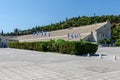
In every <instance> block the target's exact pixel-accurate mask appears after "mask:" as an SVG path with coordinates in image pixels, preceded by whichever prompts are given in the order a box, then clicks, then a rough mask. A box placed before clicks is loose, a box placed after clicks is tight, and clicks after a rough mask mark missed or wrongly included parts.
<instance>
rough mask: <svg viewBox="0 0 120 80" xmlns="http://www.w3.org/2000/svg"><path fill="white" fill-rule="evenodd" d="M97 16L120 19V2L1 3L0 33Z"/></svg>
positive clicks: (34, 0) (19, 0)
mask: <svg viewBox="0 0 120 80" xmlns="http://www.w3.org/2000/svg"><path fill="white" fill-rule="evenodd" d="M94 13H96V15H119V14H120V0H0V30H1V29H3V31H4V32H11V31H13V30H14V28H19V29H21V30H23V29H29V28H32V27H34V26H36V25H40V26H42V25H47V24H51V23H56V22H59V21H60V20H65V19H66V17H68V18H71V17H77V16H93V15H94Z"/></svg>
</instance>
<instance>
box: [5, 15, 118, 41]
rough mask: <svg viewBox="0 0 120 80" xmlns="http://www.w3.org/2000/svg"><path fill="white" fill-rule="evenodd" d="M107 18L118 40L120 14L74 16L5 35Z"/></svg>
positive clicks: (28, 32)
mask: <svg viewBox="0 0 120 80" xmlns="http://www.w3.org/2000/svg"><path fill="white" fill-rule="evenodd" d="M106 20H109V21H110V22H111V29H112V39H113V40H114V41H116V40H117V39H119V38H120V15H104V16H92V17H87V16H83V17H80V16H79V17H73V18H70V19H68V18H66V20H65V21H60V22H58V23H55V24H50V25H46V26H36V27H34V28H32V29H28V30H19V29H17V28H16V29H15V30H14V32H11V33H7V34H4V35H12V36H15V35H27V34H33V33H34V32H37V31H54V30H60V29H66V28H70V27H78V26H84V25H90V24H94V23H101V22H105V21H106Z"/></svg>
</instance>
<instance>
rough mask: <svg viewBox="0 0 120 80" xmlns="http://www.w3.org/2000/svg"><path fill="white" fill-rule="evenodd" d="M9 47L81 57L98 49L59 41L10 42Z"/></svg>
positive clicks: (87, 44) (76, 42)
mask: <svg viewBox="0 0 120 80" xmlns="http://www.w3.org/2000/svg"><path fill="white" fill-rule="evenodd" d="M9 47H11V48H18V49H27V50H35V51H44V52H46V51H49V52H59V53H63V54H71V55H73V54H74V55H82V54H88V53H90V54H95V52H96V51H97V49H98V45H97V44H93V43H88V42H83V41H71V42H69V41H64V40H62V39H59V40H57V41H47V42H22V43H18V42H14V43H13V42H12V43H9Z"/></svg>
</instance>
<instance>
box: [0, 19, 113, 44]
mask: <svg viewBox="0 0 120 80" xmlns="http://www.w3.org/2000/svg"><path fill="white" fill-rule="evenodd" d="M109 38H111V28H110V22H109V21H106V22H103V23H96V24H92V25H86V26H80V27H71V28H68V29H62V30H56V31H50V32H38V33H37V34H30V35H23V36H12V37H4V36H1V43H2V44H1V45H8V43H9V42H11V41H19V42H37V41H49V40H51V39H53V40H57V39H64V40H69V41H79V40H80V39H83V40H85V41H89V42H98V41H99V40H101V39H109Z"/></svg>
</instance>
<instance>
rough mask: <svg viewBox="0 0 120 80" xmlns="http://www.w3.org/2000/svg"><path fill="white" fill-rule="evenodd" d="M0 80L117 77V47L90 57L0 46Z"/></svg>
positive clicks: (119, 73) (112, 79) (119, 55)
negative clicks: (100, 56) (114, 57)
mask: <svg viewBox="0 0 120 80" xmlns="http://www.w3.org/2000/svg"><path fill="white" fill-rule="evenodd" d="M97 54H102V55H103V57H102V59H99V56H98V55H97ZM113 56H116V58H117V60H114V59H113ZM0 80H120V48H115V47H111V48H99V50H98V51H97V53H96V55H95V56H92V57H87V56H74V55H66V54H59V53H49V52H46V53H44V52H36V51H29V50H19V49H10V48H1V49H0Z"/></svg>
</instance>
